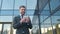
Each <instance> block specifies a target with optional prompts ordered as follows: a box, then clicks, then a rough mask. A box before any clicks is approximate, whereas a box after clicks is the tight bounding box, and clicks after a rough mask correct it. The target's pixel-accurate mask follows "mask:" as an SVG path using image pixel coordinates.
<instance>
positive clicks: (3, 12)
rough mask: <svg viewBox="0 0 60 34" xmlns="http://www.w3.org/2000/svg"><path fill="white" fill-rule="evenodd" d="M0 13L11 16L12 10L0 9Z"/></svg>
mask: <svg viewBox="0 0 60 34" xmlns="http://www.w3.org/2000/svg"><path fill="white" fill-rule="evenodd" d="M1 15H2V16H12V15H13V11H9V10H3V11H1Z"/></svg>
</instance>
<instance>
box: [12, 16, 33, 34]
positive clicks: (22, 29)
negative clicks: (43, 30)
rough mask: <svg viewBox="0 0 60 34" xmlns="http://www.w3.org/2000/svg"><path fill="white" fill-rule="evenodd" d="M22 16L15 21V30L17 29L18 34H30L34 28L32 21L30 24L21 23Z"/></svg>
mask: <svg viewBox="0 0 60 34" xmlns="http://www.w3.org/2000/svg"><path fill="white" fill-rule="evenodd" d="M20 20H21V18H20V16H16V17H14V19H13V28H14V29H17V31H16V34H29V28H30V29H31V28H32V24H31V20H30V21H29V23H22V24H21V23H20Z"/></svg>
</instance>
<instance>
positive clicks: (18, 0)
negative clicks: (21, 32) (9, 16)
mask: <svg viewBox="0 0 60 34" xmlns="http://www.w3.org/2000/svg"><path fill="white" fill-rule="evenodd" d="M21 5H24V6H26V0H15V9H19V6H21Z"/></svg>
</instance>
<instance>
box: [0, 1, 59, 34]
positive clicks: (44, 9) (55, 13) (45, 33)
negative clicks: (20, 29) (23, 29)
mask: <svg viewBox="0 0 60 34" xmlns="http://www.w3.org/2000/svg"><path fill="white" fill-rule="evenodd" d="M21 5H24V6H26V8H27V10H26V13H25V14H26V15H28V16H29V17H30V18H31V21H32V25H33V28H32V29H29V30H30V34H60V0H0V34H16V33H15V32H16V29H13V27H12V24H13V18H14V16H17V15H19V14H20V13H19V6H21Z"/></svg>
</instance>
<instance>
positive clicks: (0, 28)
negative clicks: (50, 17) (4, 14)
mask: <svg viewBox="0 0 60 34" xmlns="http://www.w3.org/2000/svg"><path fill="white" fill-rule="evenodd" d="M1 30H2V24H0V34H1Z"/></svg>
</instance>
